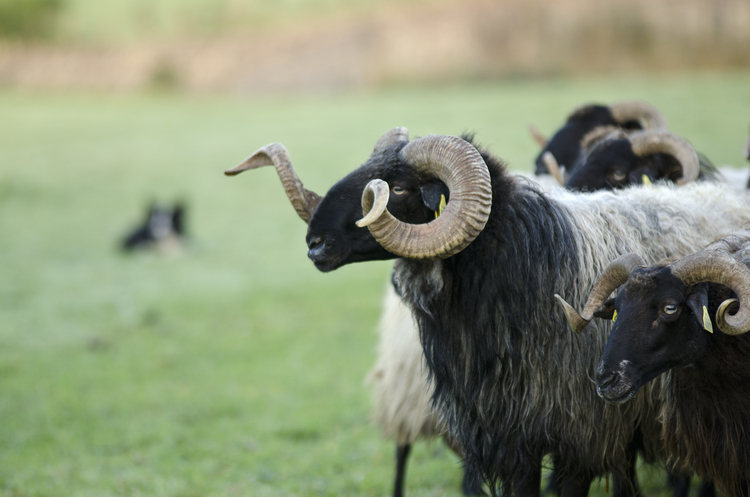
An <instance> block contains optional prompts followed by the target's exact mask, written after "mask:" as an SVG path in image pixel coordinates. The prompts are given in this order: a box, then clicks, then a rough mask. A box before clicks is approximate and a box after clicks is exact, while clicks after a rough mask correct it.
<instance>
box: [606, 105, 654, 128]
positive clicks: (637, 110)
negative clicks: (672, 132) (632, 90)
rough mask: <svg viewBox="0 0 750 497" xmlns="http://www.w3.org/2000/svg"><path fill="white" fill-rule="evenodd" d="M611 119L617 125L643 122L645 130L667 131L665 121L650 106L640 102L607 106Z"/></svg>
mask: <svg viewBox="0 0 750 497" xmlns="http://www.w3.org/2000/svg"><path fill="white" fill-rule="evenodd" d="M609 111H610V112H611V113H612V117H614V118H615V121H617V122H619V123H624V122H626V121H630V120H636V121H643V122H644V123H645V125H646V129H662V130H665V129H667V119H666V118H665V117H664V115H663V114H662V113H661V112H659V110H658V109H657V108H656V107H654V106H653V105H651V104H647V103H646V102H643V101H640V100H627V101H623V102H616V103H614V104H612V105H610V106H609Z"/></svg>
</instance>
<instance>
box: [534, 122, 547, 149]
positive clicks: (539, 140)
mask: <svg viewBox="0 0 750 497" xmlns="http://www.w3.org/2000/svg"><path fill="white" fill-rule="evenodd" d="M529 133H531V137H532V138H533V139H534V141H535V142H536V144H537V145H539V146H540V147H541V148H544V147H546V146H547V142H548V141H549V140H548V139H547V137H546V136H544V135H543V134H542V132H541V131H539V128H537V127H536V126H534V125H533V124H530V125H529Z"/></svg>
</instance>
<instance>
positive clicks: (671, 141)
mask: <svg viewBox="0 0 750 497" xmlns="http://www.w3.org/2000/svg"><path fill="white" fill-rule="evenodd" d="M581 149H582V153H581V157H580V159H579V161H578V163H577V165H576V166H575V168H574V170H573V173H572V174H571V175H570V177H569V178H568V179H567V181H566V183H565V187H566V188H569V189H571V190H579V191H594V190H601V189H614V188H624V187H626V186H629V185H634V184H650V183H652V182H655V181H658V180H668V181H672V182H675V183H677V184H678V185H682V184H685V183H689V182H691V181H695V180H696V179H698V178H699V177H701V178H705V177H709V178H716V177H717V175H718V173H717V171H716V168H715V167H714V166H713V165H712V164H711V163H710V162H709V161H708V160H706V159H703V160H700V159H699V158H698V156H697V155H696V153H695V151H694V150H693V147H692V146H691V145H690V143H688V142H687V141H686V140H685V139H684V138H682V137H680V136H677V135H675V134H673V133H670V132H668V131H658V130H647V131H640V132H636V133H625V132H623V131H622V130H621V129H619V128H614V127H611V126H602V127H599V128H597V129H595V130H594V131H592V132H590V133H589V134H588V135H586V136H585V137H584V139H583V140H582V142H581Z"/></svg>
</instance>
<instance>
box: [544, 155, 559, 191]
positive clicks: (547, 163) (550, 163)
mask: <svg viewBox="0 0 750 497" xmlns="http://www.w3.org/2000/svg"><path fill="white" fill-rule="evenodd" d="M542 162H544V167H546V168H547V172H548V173H550V174H551V175H552V177H553V178H555V179H556V180H557V182H558V183H560V185H562V186H565V173H564V172H563V171H562V169H561V168H560V165H559V164H558V163H557V159H555V156H554V155H552V152H550V151H549V150H548V151H546V152H544V153H543V154H542Z"/></svg>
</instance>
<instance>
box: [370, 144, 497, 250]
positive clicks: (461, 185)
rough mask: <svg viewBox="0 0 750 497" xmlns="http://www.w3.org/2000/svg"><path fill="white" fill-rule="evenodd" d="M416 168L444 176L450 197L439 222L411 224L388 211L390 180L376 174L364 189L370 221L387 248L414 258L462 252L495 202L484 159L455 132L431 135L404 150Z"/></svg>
mask: <svg viewBox="0 0 750 497" xmlns="http://www.w3.org/2000/svg"><path fill="white" fill-rule="evenodd" d="M399 154H400V157H401V159H402V160H403V161H404V162H406V163H407V164H409V166H410V167H412V168H413V169H415V170H417V171H419V172H422V173H424V174H426V175H430V176H433V177H436V178H438V179H440V180H441V181H443V182H444V183H445V185H446V186H447V187H448V190H449V191H450V201H449V202H448V205H447V206H446V208H445V211H443V214H442V215H440V217H438V218H437V219H435V220H434V221H432V222H430V223H427V224H408V223H404V222H402V221H399V220H398V219H396V218H395V217H393V216H392V215H391V213H390V212H388V209H387V208H386V207H387V205H388V195H389V189H388V185H387V183H385V182H384V181H382V180H379V179H375V180H372V181H370V183H368V185H367V187H365V191H364V192H363V194H362V211H363V214H364V217H363V218H362V219H360V220H359V221H358V222H357V226H360V227H362V226H367V227H368V228H369V229H370V232H371V233H372V235H373V236H374V237H375V240H377V241H378V243H380V245H382V246H383V248H385V249H386V250H388V251H389V252H391V253H393V254H396V255H398V256H400V257H407V258H411V259H441V258H446V257H450V256H452V255H454V254H457V253H458V252H460V251H461V250H463V249H464V248H466V246H467V245H469V244H470V243H471V242H472V241H473V240H474V239H475V238H476V237H477V236H478V235H479V233H481V231H482V230H483V229H484V226H485V224H486V223H487V219H488V218H489V215H490V209H491V207H492V187H491V182H490V175H489V171H488V170H487V165H486V164H485V163H484V159H482V156H481V155H480V154H479V152H478V151H477V149H476V148H474V147H473V146H472V145H471V144H470V143H468V142H466V141H464V140H463V139H461V138H458V137H456V136H441V135H431V136H425V137H423V138H419V139H416V140H414V141H412V142H410V143H409V144H407V145H406V146H405V147H404V148H403V149H402V150H401V152H400V153H399Z"/></svg>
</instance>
